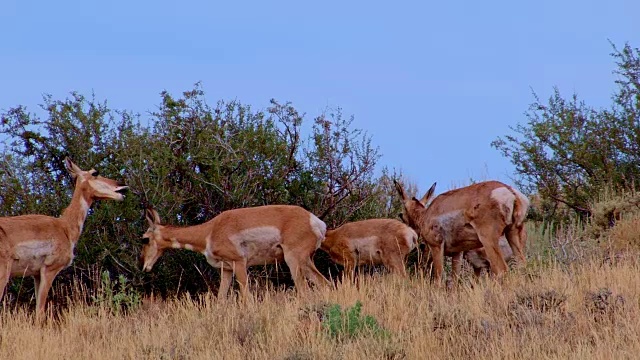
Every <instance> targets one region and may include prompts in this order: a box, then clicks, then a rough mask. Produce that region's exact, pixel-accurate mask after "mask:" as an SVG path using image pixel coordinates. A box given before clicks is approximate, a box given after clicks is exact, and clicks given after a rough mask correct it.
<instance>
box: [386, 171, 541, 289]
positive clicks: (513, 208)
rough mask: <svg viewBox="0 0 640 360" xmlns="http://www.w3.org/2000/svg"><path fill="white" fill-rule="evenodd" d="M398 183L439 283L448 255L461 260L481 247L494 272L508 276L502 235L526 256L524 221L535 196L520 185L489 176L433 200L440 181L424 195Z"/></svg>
mask: <svg viewBox="0 0 640 360" xmlns="http://www.w3.org/2000/svg"><path fill="white" fill-rule="evenodd" d="M394 184H395V186H396V190H397V191H398V194H400V197H401V198H402V201H403V214H402V216H403V220H404V221H405V223H407V224H408V225H409V226H411V227H412V228H413V229H415V230H416V231H417V232H418V233H419V234H420V235H421V236H422V238H423V239H424V241H425V242H426V244H427V247H428V248H429V250H430V252H431V254H432V258H433V267H434V275H435V280H436V282H437V283H438V284H440V281H441V279H442V271H443V261H444V256H445V254H447V255H449V256H453V257H454V259H457V261H458V262H459V261H460V256H461V255H460V254H458V253H462V252H464V251H468V250H473V249H477V248H480V247H483V248H484V252H485V254H486V258H487V260H489V264H490V267H491V271H492V273H493V274H494V275H496V277H498V278H500V277H502V275H503V274H504V272H505V271H507V263H506V262H505V260H504V256H503V254H502V251H501V250H500V245H499V239H500V237H501V236H502V235H504V236H505V237H506V238H507V241H508V242H509V245H510V246H511V249H512V250H513V253H514V255H515V257H516V258H517V259H518V260H519V261H520V262H523V263H524V262H525V261H526V259H525V257H524V246H525V244H526V236H527V234H526V231H525V228H524V220H525V217H526V214H527V210H528V208H529V200H528V199H527V197H526V196H524V195H523V194H522V193H520V192H519V191H518V190H516V189H514V188H512V187H510V186H508V185H506V184H503V183H501V182H498V181H485V182H480V183H477V184H473V185H470V186H466V187H463V188H459V189H455V190H451V191H447V192H445V193H443V194H440V195H438V196H437V197H436V198H435V199H433V201H432V202H431V203H430V204H429V205H427V202H428V201H429V200H430V199H431V197H432V196H433V193H434V191H435V186H436V184H435V183H434V184H433V185H432V186H431V188H430V189H429V190H428V191H427V193H426V194H425V195H424V196H423V197H422V199H420V200H418V199H416V198H415V197H413V198H409V197H408V196H407V194H406V193H405V191H404V189H403V187H402V185H400V184H399V183H398V182H396V181H394ZM425 251H426V249H425ZM425 255H426V254H425Z"/></svg>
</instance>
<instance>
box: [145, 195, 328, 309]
mask: <svg viewBox="0 0 640 360" xmlns="http://www.w3.org/2000/svg"><path fill="white" fill-rule="evenodd" d="M147 221H148V222H149V229H148V230H147V232H145V233H144V235H143V238H144V239H148V242H147V243H145V245H144V246H143V248H142V260H143V262H144V266H143V269H144V270H145V271H151V269H152V268H153V265H154V264H155V262H156V261H157V260H158V258H159V257H160V256H161V255H162V253H163V252H164V251H165V249H167V248H174V247H178V248H185V249H189V250H193V251H197V252H201V253H203V254H204V255H205V256H206V258H207V261H208V262H209V264H210V265H211V266H213V267H217V268H220V288H219V290H218V297H222V296H226V294H227V292H228V290H229V287H230V286H231V278H232V276H233V275H234V274H235V276H236V280H237V281H238V283H239V285H240V292H241V295H242V296H243V297H245V296H246V295H247V293H248V289H247V285H248V279H247V268H248V267H249V266H253V265H264V264H273V263H276V262H282V261H285V262H286V263H287V265H288V266H289V269H290V270H291V274H292V275H293V280H294V282H295V284H296V288H298V289H302V288H304V287H306V285H307V284H306V281H305V277H306V278H307V279H309V280H310V281H311V282H313V283H314V284H316V285H322V284H329V281H328V280H327V279H325V277H324V276H322V274H321V273H320V272H319V271H318V269H316V267H315V265H314V264H313V260H312V259H311V257H312V255H313V253H314V252H315V251H316V249H317V248H318V247H319V245H320V242H321V241H322V239H324V235H325V233H326V225H325V224H324V222H322V221H321V220H320V219H318V218H317V217H316V216H315V215H313V214H312V213H310V212H308V211H307V210H304V209H303V208H301V207H299V206H291V205H267V206H258V207H250V208H242V209H234V210H228V211H224V212H222V213H220V214H219V215H218V216H216V217H214V218H213V219H211V220H209V221H207V222H205V223H203V224H200V225H194V226H186V227H175V226H169V225H161V223H160V217H159V216H158V213H157V212H156V211H155V210H152V209H148V210H147ZM145 241H147V240H145ZM176 244H177V245H176Z"/></svg>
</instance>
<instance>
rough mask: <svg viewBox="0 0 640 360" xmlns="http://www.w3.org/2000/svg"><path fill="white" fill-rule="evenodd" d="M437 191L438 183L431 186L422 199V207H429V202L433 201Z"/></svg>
mask: <svg viewBox="0 0 640 360" xmlns="http://www.w3.org/2000/svg"><path fill="white" fill-rule="evenodd" d="M435 191H436V183H433V185H431V187H430V188H429V190H427V193H426V194H424V196H423V197H422V199H420V202H421V203H422V205H427V202H428V201H429V200H430V199H431V197H432V196H433V193H434V192H435Z"/></svg>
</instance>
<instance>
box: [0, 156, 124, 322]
mask: <svg viewBox="0 0 640 360" xmlns="http://www.w3.org/2000/svg"><path fill="white" fill-rule="evenodd" d="M65 166H66V168H67V170H68V171H69V173H71V176H72V177H73V179H74V180H75V190H74V191H73V197H72V198H71V204H69V206H68V207H67V208H66V209H65V210H64V211H63V212H62V216H60V217H59V218H54V217H51V216H45V215H21V216H11V217H3V218H0V298H1V297H2V295H3V293H4V289H5V287H6V285H7V282H8V281H9V279H10V278H12V277H18V276H32V277H33V278H34V280H35V293H36V308H37V313H36V314H37V315H38V317H39V316H40V315H42V314H43V313H44V310H45V303H46V300H47V294H48V292H49V289H50V288H51V284H52V282H53V279H54V278H55V277H56V275H57V274H58V273H59V272H60V270H62V269H64V268H66V267H67V266H69V265H71V262H72V261H73V250H74V247H75V245H76V243H77V242H78V238H79V237H80V233H81V232H82V226H83V224H84V221H85V218H86V217H87V212H88V211H89V208H90V207H91V203H93V201H94V200H103V199H104V200H106V199H111V200H118V201H122V199H123V198H124V195H122V194H121V193H120V192H121V191H123V190H125V189H127V186H124V185H122V184H120V183H118V182H117V181H115V180H111V179H107V178H104V177H102V176H99V175H98V172H97V171H96V170H94V169H91V170H89V171H83V170H81V169H80V168H79V167H78V166H76V165H75V164H74V163H73V162H71V160H69V159H68V158H67V159H65Z"/></svg>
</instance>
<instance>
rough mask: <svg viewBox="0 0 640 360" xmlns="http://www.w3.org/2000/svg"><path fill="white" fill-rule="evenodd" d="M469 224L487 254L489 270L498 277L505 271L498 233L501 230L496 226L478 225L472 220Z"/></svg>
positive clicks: (505, 264)
mask: <svg viewBox="0 0 640 360" xmlns="http://www.w3.org/2000/svg"><path fill="white" fill-rule="evenodd" d="M471 226H473V228H474V229H475V230H476V232H477V233H478V238H479V239H480V242H481V243H482V247H483V248H484V251H485V253H486V254H487V260H489V266H490V267H491V272H492V273H493V275H494V276H496V278H498V279H500V278H502V276H503V275H504V273H505V272H506V271H507V269H508V268H507V262H506V261H504V255H503V254H502V250H500V244H499V241H500V235H502V230H500V229H499V227H498V226H485V227H481V226H478V225H477V224H476V223H475V222H474V221H472V222H471Z"/></svg>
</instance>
